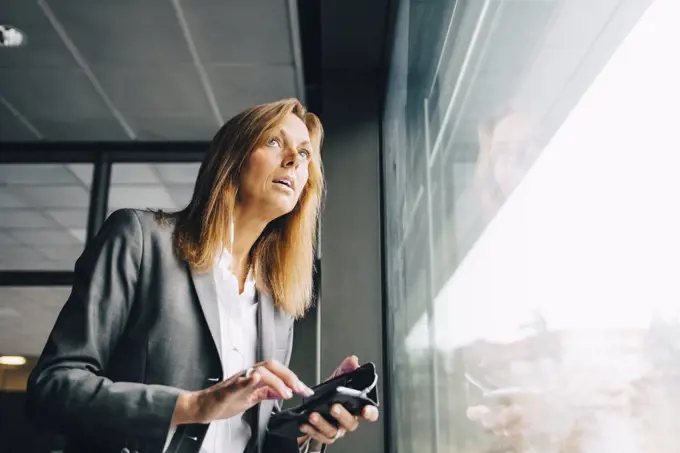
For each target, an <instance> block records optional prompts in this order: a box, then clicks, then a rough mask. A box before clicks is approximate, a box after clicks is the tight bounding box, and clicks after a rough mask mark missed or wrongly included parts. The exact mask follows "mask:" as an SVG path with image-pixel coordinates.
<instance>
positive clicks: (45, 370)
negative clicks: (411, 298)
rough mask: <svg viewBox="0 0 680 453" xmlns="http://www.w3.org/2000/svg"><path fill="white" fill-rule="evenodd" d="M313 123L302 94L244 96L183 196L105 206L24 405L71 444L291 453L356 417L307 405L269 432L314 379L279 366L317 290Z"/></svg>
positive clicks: (351, 424)
mask: <svg viewBox="0 0 680 453" xmlns="http://www.w3.org/2000/svg"><path fill="white" fill-rule="evenodd" d="M322 136H323V131H322V127H321V123H320V122H319V120H318V118H317V117H316V116H315V115H313V114H311V113H308V112H306V111H305V110H304V108H303V107H302V106H301V105H300V104H299V102H298V101H296V100H283V101H280V102H275V103H271V104H265V105H260V106H256V107H253V108H251V109H249V110H246V111H244V112H242V113H240V114H239V115H237V116H235V117H234V118H232V119H231V120H229V121H228V122H227V123H226V124H225V125H224V126H223V127H222V128H221V129H220V131H219V132H218V133H217V135H216V136H215V138H214V140H213V142H212V144H211V147H210V149H209V151H208V153H207V155H206V157H205V160H204V162H203V164H202V166H201V168H200V171H199V174H198V178H197V181H196V186H195V190H194V194H193V198H192V200H191V202H190V203H189V205H188V206H187V207H186V208H185V209H184V210H182V211H180V212H177V213H173V214H167V213H162V212H157V213H152V212H148V211H136V210H120V211H117V212H115V213H113V214H112V215H111V216H110V217H109V218H108V219H107V221H106V222H105V223H104V225H103V227H102V229H101V231H100V232H99V234H98V235H97V237H96V238H95V239H94V240H93V241H91V243H89V244H88V246H87V248H86V249H85V251H84V252H83V254H82V256H81V257H80V258H79V259H78V261H77V263H76V267H75V283H74V285H73V291H72V293H71V296H70V297H69V299H68V301H67V302H66V305H65V306H64V308H63V310H62V312H61V313H60V315H59V317H58V319H57V322H56V324H55V326H54V329H53V330H52V333H51V334H50V337H49V339H48V341H47V345H46V346H45V349H44V351H43V353H42V356H41V357H40V360H39V362H38V364H37V366H36V367H35V369H34V370H33V372H32V374H31V376H30V378H29V382H28V411H29V414H30V415H31V417H32V418H33V419H34V420H35V421H36V422H37V423H38V424H40V425H43V426H46V427H48V428H51V429H54V430H56V431H59V432H62V433H64V434H66V435H67V437H68V439H69V440H68V446H67V448H66V451H67V452H108V451H111V452H116V453H118V452H122V453H129V452H140V453H141V452H161V451H169V452H199V451H200V453H217V452H235V453H236V452H238V453H240V452H243V451H245V452H248V453H250V452H257V451H259V452H284V453H286V452H296V453H297V452H298V451H318V450H321V449H323V447H324V446H325V444H330V443H332V442H334V441H335V440H337V439H338V438H339V437H341V436H342V435H343V434H344V432H346V431H352V430H354V429H356V427H357V424H358V420H357V419H356V418H355V417H353V416H351V415H350V414H349V413H348V412H347V411H346V410H345V409H344V408H342V407H341V406H340V407H337V408H335V409H338V411H337V413H335V414H334V416H335V418H336V419H337V423H338V424H339V428H338V429H336V428H335V427H334V426H335V425H334V424H332V423H329V421H327V420H324V419H321V417H319V416H318V414H312V415H311V416H310V421H309V423H308V424H307V425H305V426H304V427H303V432H305V436H304V437H302V438H300V439H298V440H297V442H296V441H295V440H288V439H283V438H275V437H273V436H270V435H267V433H266V426H267V422H268V420H269V417H270V415H271V414H272V412H275V411H277V410H279V405H278V400H281V399H288V398H290V397H292V394H293V393H297V394H301V395H309V393H310V390H309V388H308V387H307V386H306V385H305V384H303V383H302V382H301V381H300V380H299V379H298V378H297V377H296V375H295V374H294V373H293V372H291V371H290V370H289V369H288V368H287V365H288V362H289V360H290V354H291V346H292V339H293V321H294V319H295V318H297V317H300V316H302V315H303V314H304V313H305V310H306V309H307V307H308V304H309V302H310V300H311V296H312V267H313V262H314V246H313V245H314V241H315V228H316V221H317V214H318V211H319V205H320V201H321V197H322V192H323V184H324V183H323V175H322V171H321V159H320V154H319V153H320V146H321V142H322ZM357 366H358V363H357V360H356V358H355V357H350V358H348V359H346V360H345V361H343V363H342V364H341V366H340V367H339V368H338V371H337V372H345V371H349V370H351V369H354V368H356V367H357ZM337 372H336V373H337ZM377 416H378V413H377V409H376V408H374V407H371V408H367V409H366V411H365V413H364V414H363V418H366V419H369V420H371V421H374V420H376V419H377Z"/></svg>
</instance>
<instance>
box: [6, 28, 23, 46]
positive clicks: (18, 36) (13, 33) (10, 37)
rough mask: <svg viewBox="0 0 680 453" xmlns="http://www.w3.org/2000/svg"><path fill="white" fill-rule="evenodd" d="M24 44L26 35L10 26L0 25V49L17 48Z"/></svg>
mask: <svg viewBox="0 0 680 453" xmlns="http://www.w3.org/2000/svg"><path fill="white" fill-rule="evenodd" d="M24 44H26V34H25V33H24V32H23V31H21V30H19V29H18V28H16V27H12V26H11V25H0V47H19V46H23V45H24Z"/></svg>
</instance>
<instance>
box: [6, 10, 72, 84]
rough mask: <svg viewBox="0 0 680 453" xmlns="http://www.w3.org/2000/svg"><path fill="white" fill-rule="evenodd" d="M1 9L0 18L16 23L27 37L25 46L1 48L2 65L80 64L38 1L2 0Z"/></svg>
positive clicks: (13, 66) (57, 65) (59, 66)
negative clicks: (65, 45) (64, 43)
mask: <svg viewBox="0 0 680 453" xmlns="http://www.w3.org/2000/svg"><path fill="white" fill-rule="evenodd" d="M0 11H1V12H2V13H1V14H0V22H2V23H3V24H11V25H13V26H15V27H17V28H18V29H19V30H21V31H23V32H24V33H25V34H26V36H27V38H28V41H27V45H26V46H24V47H21V48H18V49H13V48H0V68H2V67H10V68H21V67H24V68H25V67H33V68H35V67H41V68H75V67H77V64H76V61H75V60H74V59H73V56H72V55H71V53H70V52H69V51H68V49H67V48H66V47H64V45H63V43H62V41H61V39H60V38H59V35H58V34H57V32H56V31H55V30H54V28H53V27H52V25H51V24H50V21H49V20H48V19H47V16H45V14H44V13H43V11H42V9H41V8H40V6H39V5H38V2H36V1H26V0H0ZM0 87H1V86H0ZM0 89H1V88H0ZM3 91H4V90H3Z"/></svg>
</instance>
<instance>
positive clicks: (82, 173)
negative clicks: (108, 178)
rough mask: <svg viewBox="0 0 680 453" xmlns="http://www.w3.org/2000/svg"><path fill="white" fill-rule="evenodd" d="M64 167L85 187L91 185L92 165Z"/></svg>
mask: <svg viewBox="0 0 680 453" xmlns="http://www.w3.org/2000/svg"><path fill="white" fill-rule="evenodd" d="M65 167H66V168H68V169H69V171H70V172H72V173H73V174H74V175H75V176H76V178H78V180H79V181H80V182H81V183H83V185H85V187H90V185H91V184H92V164H67V165H65Z"/></svg>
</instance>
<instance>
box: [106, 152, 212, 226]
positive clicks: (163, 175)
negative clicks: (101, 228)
mask: <svg viewBox="0 0 680 453" xmlns="http://www.w3.org/2000/svg"><path fill="white" fill-rule="evenodd" d="M199 167H200V162H195V163H194V162H190V163H179V162H178V163H164V164H152V163H117V164H114V165H112V167H111V188H110V191H109V200H108V209H109V214H110V213H111V212H113V211H115V210H117V209H122V208H134V209H163V210H164V211H175V210H179V209H182V208H184V207H185V206H186V205H187V204H188V203H189V201H190V200H191V195H192V193H193V190H194V181H195V180H196V176H197V175H198V169H199Z"/></svg>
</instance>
